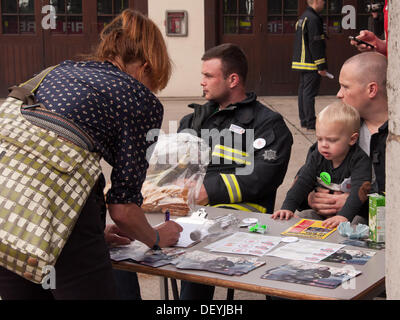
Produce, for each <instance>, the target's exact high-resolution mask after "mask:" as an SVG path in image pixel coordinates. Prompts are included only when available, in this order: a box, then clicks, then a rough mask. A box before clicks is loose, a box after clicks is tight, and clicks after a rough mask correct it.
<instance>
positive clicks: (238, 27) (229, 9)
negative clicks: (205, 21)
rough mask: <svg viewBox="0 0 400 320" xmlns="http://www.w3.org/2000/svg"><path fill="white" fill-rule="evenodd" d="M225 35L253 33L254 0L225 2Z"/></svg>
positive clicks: (230, 0) (224, 0)
mask: <svg viewBox="0 0 400 320" xmlns="http://www.w3.org/2000/svg"><path fill="white" fill-rule="evenodd" d="M222 5H223V10H222V12H223V21H224V33H225V34H245V33H253V17H254V0H223V1H222Z"/></svg>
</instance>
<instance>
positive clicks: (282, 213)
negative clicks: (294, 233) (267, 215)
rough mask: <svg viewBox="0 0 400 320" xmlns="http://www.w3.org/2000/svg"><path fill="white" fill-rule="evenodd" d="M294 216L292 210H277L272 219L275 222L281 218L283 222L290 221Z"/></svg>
mask: <svg viewBox="0 0 400 320" xmlns="http://www.w3.org/2000/svg"><path fill="white" fill-rule="evenodd" d="M293 216H294V213H293V212H292V211H290V210H277V211H275V212H274V213H273V214H272V216H271V218H272V219H274V220H275V219H277V218H280V219H281V220H283V219H285V220H289V219H290V218H291V217H293Z"/></svg>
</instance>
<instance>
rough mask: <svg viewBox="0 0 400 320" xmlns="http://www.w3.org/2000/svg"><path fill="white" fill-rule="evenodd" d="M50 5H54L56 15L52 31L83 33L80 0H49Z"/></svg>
mask: <svg viewBox="0 0 400 320" xmlns="http://www.w3.org/2000/svg"><path fill="white" fill-rule="evenodd" d="M50 5H52V6H54V7H55V9H56V16H57V18H56V28H55V29H52V30H51V32H52V33H55V34H57V33H58V34H82V33H83V16H82V0H50Z"/></svg>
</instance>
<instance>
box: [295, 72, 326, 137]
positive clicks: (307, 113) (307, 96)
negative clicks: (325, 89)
mask: <svg viewBox="0 0 400 320" xmlns="http://www.w3.org/2000/svg"><path fill="white" fill-rule="evenodd" d="M320 84H321V76H320V75H319V74H318V72H316V71H313V72H307V71H302V72H300V83H299V92H298V104H299V118H300V125H301V126H302V127H304V128H308V129H315V97H316V96H317V94H318V91H319V87H320Z"/></svg>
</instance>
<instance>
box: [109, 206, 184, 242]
mask: <svg viewBox="0 0 400 320" xmlns="http://www.w3.org/2000/svg"><path fill="white" fill-rule="evenodd" d="M108 210H109V212H110V216H111V219H113V221H114V222H115V226H114V225H111V226H107V227H106V229H105V238H106V241H107V242H108V243H109V244H110V241H111V244H128V241H127V240H128V239H129V240H130V241H131V240H139V241H140V242H143V243H144V244H145V245H147V246H148V247H149V248H152V247H153V246H154V244H155V243H156V239H157V235H156V230H157V231H158V233H159V237H160V242H159V244H158V245H159V246H160V247H169V246H172V245H174V244H175V243H177V242H178V240H179V237H180V232H181V231H182V230H183V229H182V227H181V226H180V225H179V224H177V223H176V222H174V221H166V222H164V223H162V224H160V225H158V226H157V227H155V228H153V227H152V226H151V225H150V224H149V223H148V221H147V219H146V216H145V215H144V212H143V210H142V209H141V208H140V207H139V206H138V205H136V204H135V203H128V204H109V205H108ZM113 242H114V243H113Z"/></svg>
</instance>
